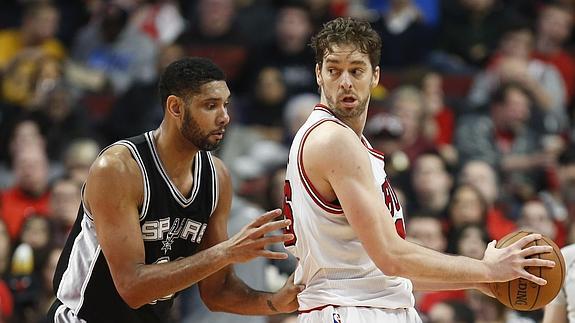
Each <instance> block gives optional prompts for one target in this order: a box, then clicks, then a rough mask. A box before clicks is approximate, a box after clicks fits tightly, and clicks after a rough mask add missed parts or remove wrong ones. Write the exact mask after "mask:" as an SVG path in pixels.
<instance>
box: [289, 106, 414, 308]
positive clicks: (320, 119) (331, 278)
mask: <svg viewBox="0 0 575 323" xmlns="http://www.w3.org/2000/svg"><path fill="white" fill-rule="evenodd" d="M325 122H335V123H337V124H340V125H342V126H344V127H347V125H345V124H344V123H343V122H341V121H340V120H339V119H337V118H336V117H335V116H334V115H333V114H332V113H331V111H329V110H328V109H327V108H326V107H325V106H322V105H317V106H316V107H315V109H314V111H313V112H312V113H311V115H310V116H309V118H308V119H307V121H306V122H305V124H304V125H303V126H302V127H301V128H300V130H299V131H298V133H297V134H296V136H295V138H294V140H293V143H292V146H291V149H290V153H289V162H288V166H287V172H286V182H285V186H284V193H285V200H284V214H285V216H286V217H288V218H291V219H292V225H291V226H290V227H289V228H288V229H287V231H289V232H291V233H293V234H294V235H295V238H294V239H293V240H292V241H288V242H286V247H287V249H288V250H289V251H290V252H291V253H293V254H294V256H295V257H296V258H298V259H299V263H298V266H297V269H296V271H295V282H296V283H297V284H304V285H305V286H306V288H305V290H304V291H303V292H301V293H300V294H299V295H298V301H299V310H300V311H304V312H305V311H310V310H313V309H318V308H322V307H325V306H329V305H335V306H365V307H377V308H386V309H398V308H409V307H413V306H414V302H415V301H414V297H413V294H412V288H413V287H412V284H411V281H410V280H408V279H406V278H402V277H396V276H387V275H385V273H383V272H382V271H381V270H380V269H379V268H377V266H376V265H375V263H374V262H373V261H372V260H371V258H370V257H369V256H368V254H367V253H366V251H365V249H364V248H363V246H362V243H361V241H360V240H359V239H358V237H357V235H356V233H355V232H354V230H353V229H352V227H351V225H350V224H349V222H348V221H347V218H346V217H345V214H344V213H343V210H342V208H341V206H340V205H339V204H338V202H337V201H326V200H325V199H324V198H323V197H322V196H320V195H319V194H318V193H317V190H316V189H315V188H314V186H313V184H312V183H311V182H310V181H309V180H308V177H307V174H306V170H305V168H304V165H302V161H303V156H302V154H303V147H304V145H305V142H306V139H307V137H308V136H309V134H310V133H312V132H313V130H314V129H315V128H316V127H317V126H318V125H320V124H323V123H325ZM362 142H363V143H364V145H365V147H366V149H367V150H368V151H369V156H370V160H371V165H372V170H373V174H374V176H375V182H374V185H377V186H378V187H380V188H381V191H382V196H383V198H384V201H385V203H386V205H387V207H388V209H389V211H390V213H391V215H392V216H393V218H394V221H395V226H396V229H397V232H398V234H399V235H400V236H401V237H402V238H405V230H404V224H403V211H402V208H401V205H400V204H399V201H398V198H397V196H396V195H395V192H394V191H393V189H392V187H391V186H390V185H389V181H388V180H387V175H386V173H385V171H384V160H383V155H382V154H381V153H379V152H377V151H375V150H374V149H373V148H372V147H371V145H370V144H369V143H368V142H367V140H366V139H365V138H362ZM342 158H345V152H342Z"/></svg>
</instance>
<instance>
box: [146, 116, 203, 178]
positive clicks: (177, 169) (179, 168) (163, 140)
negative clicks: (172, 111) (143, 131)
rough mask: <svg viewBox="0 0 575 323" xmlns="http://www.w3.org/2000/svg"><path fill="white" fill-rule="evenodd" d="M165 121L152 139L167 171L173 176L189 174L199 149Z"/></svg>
mask: <svg viewBox="0 0 575 323" xmlns="http://www.w3.org/2000/svg"><path fill="white" fill-rule="evenodd" d="M166 123H167V122H166V121H165V120H164V122H162V124H161V125H160V127H159V128H158V129H156V130H155V131H154V132H153V136H152V139H153V140H154V141H155V143H156V148H157V150H158V155H159V157H160V160H161V161H162V164H163V165H164V167H165V168H166V171H167V172H168V174H169V175H170V177H172V176H174V177H175V176H177V175H178V174H181V172H189V171H190V170H191V165H192V162H193V160H194V156H195V155H196V154H197V152H198V151H199V149H198V148H197V147H195V146H194V145H192V144H191V143H190V142H188V141H187V140H186V139H185V138H184V137H183V136H182V135H181V133H180V132H179V131H178V129H177V128H176V127H175V126H174V127H169V126H168V125H167V124H166Z"/></svg>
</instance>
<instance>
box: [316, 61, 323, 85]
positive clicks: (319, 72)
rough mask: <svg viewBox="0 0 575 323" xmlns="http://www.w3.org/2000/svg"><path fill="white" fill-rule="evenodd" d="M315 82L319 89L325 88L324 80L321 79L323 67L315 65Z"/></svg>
mask: <svg viewBox="0 0 575 323" xmlns="http://www.w3.org/2000/svg"><path fill="white" fill-rule="evenodd" d="M315 81H316V83H317V85H318V86H319V87H322V86H323V79H322V78H321V67H320V66H319V64H315Z"/></svg>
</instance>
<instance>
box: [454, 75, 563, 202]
mask: <svg viewBox="0 0 575 323" xmlns="http://www.w3.org/2000/svg"><path fill="white" fill-rule="evenodd" d="M532 106H533V101H532V99H531V96H530V93H529V91H528V90H527V89H525V88H524V87H523V86H522V85H520V84H517V83H505V84H502V85H501V86H500V87H499V88H498V89H497V91H496V92H495V93H494V94H493V96H492V99H491V103H490V106H489V114H488V115H466V116H463V117H462V118H460V119H459V120H458V122H457V123H458V124H457V128H456V131H455V144H456V147H457V148H458V150H459V154H460V155H459V156H460V162H461V163H465V162H467V161H469V160H474V159H481V160H484V161H486V162H488V163H489V164H490V165H491V166H492V167H494V168H495V169H497V170H498V171H500V172H501V173H502V174H503V175H504V178H502V182H503V183H506V189H507V192H509V194H511V195H514V196H517V197H519V198H521V199H524V200H525V199H527V198H529V197H530V196H532V195H533V194H534V192H535V191H536V190H537V189H539V188H540V187H541V185H543V183H544V182H545V172H544V171H545V170H547V169H550V168H551V167H553V165H554V163H555V162H556V158H557V156H554V155H553V154H549V153H547V152H543V151H542V150H541V149H542V147H541V138H540V137H539V135H538V134H537V133H535V132H534V131H533V129H531V128H530V127H529V125H528V123H529V119H530V116H531V109H532Z"/></svg>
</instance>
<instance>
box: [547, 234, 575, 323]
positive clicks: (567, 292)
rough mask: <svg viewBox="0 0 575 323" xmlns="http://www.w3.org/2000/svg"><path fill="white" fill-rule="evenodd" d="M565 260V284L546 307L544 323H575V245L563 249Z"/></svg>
mask: <svg viewBox="0 0 575 323" xmlns="http://www.w3.org/2000/svg"><path fill="white" fill-rule="evenodd" d="M561 253H563V257H564V258H565V268H567V271H566V272H565V283H564V284H563V287H561V290H560V291H559V294H558V295H557V297H555V299H554V300H553V301H552V302H551V303H549V304H548V305H547V306H545V315H544V316H543V323H575V244H570V245H568V246H566V247H563V248H562V249H561Z"/></svg>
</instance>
